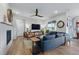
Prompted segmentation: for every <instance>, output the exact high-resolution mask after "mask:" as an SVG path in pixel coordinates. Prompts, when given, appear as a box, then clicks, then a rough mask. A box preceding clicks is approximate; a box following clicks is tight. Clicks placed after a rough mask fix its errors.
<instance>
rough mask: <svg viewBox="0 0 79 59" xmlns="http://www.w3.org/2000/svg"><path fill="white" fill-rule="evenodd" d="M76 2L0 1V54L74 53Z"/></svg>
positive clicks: (77, 20)
mask: <svg viewBox="0 0 79 59" xmlns="http://www.w3.org/2000/svg"><path fill="white" fill-rule="evenodd" d="M78 5H79V4H78V3H73V4H71V3H66V4H65V3H55V4H54V3H45V4H44V3H36V4H35V3H29V4H28V3H19V4H18V3H6V4H5V3H2V4H0V6H1V7H0V27H1V29H0V35H1V37H0V40H1V41H0V54H1V55H7V54H8V55H40V54H42V55H48V54H49V55H53V54H59V55H63V54H67V55H69V54H78V51H79V48H78V46H77V44H78V42H79V40H77V39H79V33H78V31H79V30H78V25H79V16H78V15H79V13H78V10H79V8H78ZM75 43H76V44H75ZM75 45H76V46H77V48H76V47H74V46H75ZM72 46H73V47H72ZM66 48H67V49H66ZM71 48H72V50H71V51H70V49H71ZM74 48H76V49H74ZM50 50H51V51H50ZM61 50H62V51H61ZM52 51H53V52H52ZM57 51H58V52H57ZM63 51H66V52H63ZM69 51H70V52H69ZM72 51H75V52H72ZM67 52H68V53H67Z"/></svg>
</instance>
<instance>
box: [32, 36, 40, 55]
mask: <svg viewBox="0 0 79 59" xmlns="http://www.w3.org/2000/svg"><path fill="white" fill-rule="evenodd" d="M30 39H31V40H32V54H34V51H35V50H36V49H34V47H35V46H36V42H37V41H40V39H38V38H37V37H32V38H30Z"/></svg>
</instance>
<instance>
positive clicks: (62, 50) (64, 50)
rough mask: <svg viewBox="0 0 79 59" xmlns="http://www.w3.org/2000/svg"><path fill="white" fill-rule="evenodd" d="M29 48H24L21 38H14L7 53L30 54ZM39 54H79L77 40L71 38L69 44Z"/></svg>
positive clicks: (78, 41)
mask: <svg viewBox="0 0 79 59" xmlns="http://www.w3.org/2000/svg"><path fill="white" fill-rule="evenodd" d="M30 51H31V50H27V49H25V46H24V44H23V39H22V38H21V39H16V40H14V41H13V43H12V45H11V47H10V49H9V50H8V52H7V54H8V55H31V52H30ZM39 55H79V40H76V39H75V40H73V41H71V42H70V44H68V43H67V44H66V45H65V46H60V47H58V48H56V49H53V50H49V51H46V52H44V53H40V54H39Z"/></svg>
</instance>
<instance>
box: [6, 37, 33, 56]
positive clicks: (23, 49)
mask: <svg viewBox="0 0 79 59" xmlns="http://www.w3.org/2000/svg"><path fill="white" fill-rule="evenodd" d="M24 40H25V39H24V38H23V37H19V38H17V39H16V40H14V41H13V43H12V45H11V47H10V48H9V50H8V51H7V55H31V54H32V49H31V48H30V49H28V48H27V46H25V45H24V42H23V41H24Z"/></svg>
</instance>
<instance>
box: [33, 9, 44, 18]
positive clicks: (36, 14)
mask: <svg viewBox="0 0 79 59" xmlns="http://www.w3.org/2000/svg"><path fill="white" fill-rule="evenodd" d="M38 13H39V12H38V9H36V11H35V15H33V16H37V17H43V16H41V15H39V14H38Z"/></svg>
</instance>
